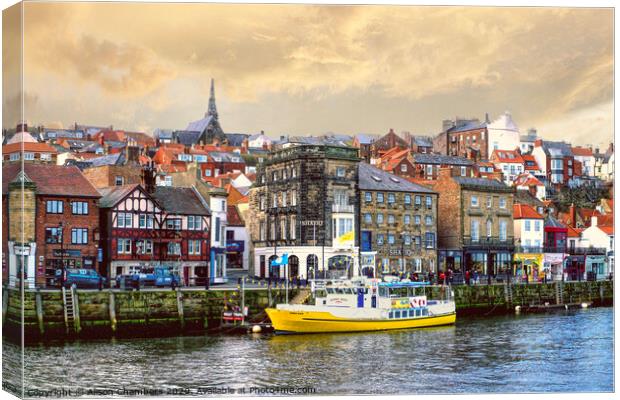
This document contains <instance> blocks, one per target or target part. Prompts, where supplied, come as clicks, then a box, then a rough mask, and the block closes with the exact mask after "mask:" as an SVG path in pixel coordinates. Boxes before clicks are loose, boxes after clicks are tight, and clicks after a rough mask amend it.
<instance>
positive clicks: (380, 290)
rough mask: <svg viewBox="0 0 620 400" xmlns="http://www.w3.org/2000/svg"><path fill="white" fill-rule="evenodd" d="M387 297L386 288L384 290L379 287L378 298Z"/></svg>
mask: <svg viewBox="0 0 620 400" xmlns="http://www.w3.org/2000/svg"><path fill="white" fill-rule="evenodd" d="M387 295H388V290H387V288H384V287H381V286H380V287H379V296H381V297H387Z"/></svg>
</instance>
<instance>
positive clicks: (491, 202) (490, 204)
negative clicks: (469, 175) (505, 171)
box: [487, 196, 493, 208]
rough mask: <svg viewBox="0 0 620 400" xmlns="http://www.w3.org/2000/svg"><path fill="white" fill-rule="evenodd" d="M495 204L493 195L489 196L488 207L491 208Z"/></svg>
mask: <svg viewBox="0 0 620 400" xmlns="http://www.w3.org/2000/svg"><path fill="white" fill-rule="evenodd" d="M492 206H493V197H491V196H489V197H487V208H491V207H492Z"/></svg>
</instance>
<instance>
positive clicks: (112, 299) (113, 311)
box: [108, 289, 116, 332]
mask: <svg viewBox="0 0 620 400" xmlns="http://www.w3.org/2000/svg"><path fill="white" fill-rule="evenodd" d="M108 309H109V311H110V328H112V332H116V296H115V295H114V292H113V291H112V289H110V301H109V303H108Z"/></svg>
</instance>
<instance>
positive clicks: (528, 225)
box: [525, 219, 531, 232]
mask: <svg viewBox="0 0 620 400" xmlns="http://www.w3.org/2000/svg"><path fill="white" fill-rule="evenodd" d="M530 225H531V221H530V220H529V219H526V220H525V231H526V232H529V231H530V229H531V226H530Z"/></svg>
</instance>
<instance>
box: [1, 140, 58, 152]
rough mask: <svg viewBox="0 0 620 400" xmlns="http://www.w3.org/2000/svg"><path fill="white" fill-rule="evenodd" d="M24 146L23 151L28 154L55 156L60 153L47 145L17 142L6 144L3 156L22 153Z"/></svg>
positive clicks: (3, 148)
mask: <svg viewBox="0 0 620 400" xmlns="http://www.w3.org/2000/svg"><path fill="white" fill-rule="evenodd" d="M22 145H23V146H24V147H23V149H24V151H26V152H33V153H53V154H56V153H58V151H56V149H55V148H53V147H52V146H50V145H49V144H47V143H38V142H37V143H32V142H17V143H11V144H5V145H4V146H2V154H10V153H17V152H19V151H21V149H22Z"/></svg>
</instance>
